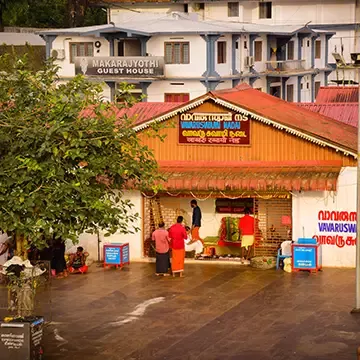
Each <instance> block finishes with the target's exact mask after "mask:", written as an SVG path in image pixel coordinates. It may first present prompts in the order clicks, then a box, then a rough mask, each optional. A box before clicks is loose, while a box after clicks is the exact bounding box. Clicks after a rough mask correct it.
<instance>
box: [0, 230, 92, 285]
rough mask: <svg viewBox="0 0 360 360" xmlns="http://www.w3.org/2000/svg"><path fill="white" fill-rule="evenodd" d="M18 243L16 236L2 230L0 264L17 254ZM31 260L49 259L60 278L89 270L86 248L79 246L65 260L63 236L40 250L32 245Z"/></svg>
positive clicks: (29, 253)
mask: <svg viewBox="0 0 360 360" xmlns="http://www.w3.org/2000/svg"><path fill="white" fill-rule="evenodd" d="M15 248H16V243H15V239H14V236H9V235H8V234H6V233H1V232H0V266H3V265H4V264H5V263H6V262H7V261H8V260H11V258H12V257H13V256H14V254H15ZM27 255H28V259H29V260H30V261H35V260H40V261H49V262H50V265H51V270H52V273H53V275H55V276H56V277H58V278H62V277H66V276H67V275H68V273H69V272H70V273H77V272H80V273H85V272H87V270H88V267H87V265H86V255H85V253H84V249H83V248H82V247H81V246H79V247H78V248H77V249H76V253H75V254H72V255H71V256H70V258H69V261H68V263H67V262H66V260H65V242H64V241H63V240H62V238H61V237H55V236H54V237H53V239H52V240H51V241H50V242H49V243H48V246H47V247H45V248H44V249H42V250H38V249H36V248H34V247H33V246H30V249H29V250H28V254H27Z"/></svg>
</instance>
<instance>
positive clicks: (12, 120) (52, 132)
mask: <svg viewBox="0 0 360 360" xmlns="http://www.w3.org/2000/svg"><path fill="white" fill-rule="evenodd" d="M0 64H1V67H2V69H3V71H1V72H0V104H1V112H0V229H2V230H3V231H8V232H12V233H16V236H17V240H18V241H17V250H18V254H19V252H20V250H21V249H20V245H19V244H20V243H21V242H22V240H24V239H25V241H26V240H29V241H30V242H31V243H32V244H34V245H35V246H36V247H38V248H41V247H43V246H46V244H45V241H46V239H47V238H49V237H51V236H52V235H53V234H56V236H62V237H63V238H64V239H71V240H73V241H74V242H76V240H77V238H78V236H79V234H81V233H83V232H85V231H86V232H90V233H96V232H97V231H98V230H102V231H106V232H107V233H108V234H113V233H115V232H117V231H119V232H121V233H128V232H131V231H136V230H137V229H136V228H135V226H134V222H135V221H136V220H137V218H138V216H139V215H138V214H133V212H132V211H131V209H132V208H133V204H131V202H129V201H128V200H124V199H123V198H122V197H121V195H122V192H123V190H124V188H125V187H126V186H129V185H130V186H132V187H135V188H140V189H141V188H146V189H149V188H153V189H156V186H154V184H155V183H156V182H157V181H158V179H159V175H158V169H157V163H156V160H155V159H154V156H153V154H152V151H151V150H150V149H149V148H148V147H147V146H144V145H142V144H141V142H140V140H139V138H138V136H137V134H136V132H135V131H134V130H133V125H134V123H133V120H132V119H130V118H127V117H126V116H124V117H123V118H122V119H121V120H119V119H117V120H116V116H115V113H116V110H117V109H118V108H119V107H123V106H127V107H128V106H132V105H133V103H134V101H135V100H134V98H132V96H131V95H130V94H129V92H128V88H127V87H126V86H125V85H124V88H123V96H124V95H125V98H126V101H124V102H123V103H122V105H117V106H116V108H115V105H113V104H109V103H105V102H101V101H100V100H101V93H102V87H101V85H95V84H93V83H90V82H88V81H87V80H86V79H85V78H84V77H81V76H77V77H75V78H74V79H73V80H71V81H69V82H67V83H66V84H57V83H56V79H57V77H56V76H57V75H56V73H57V68H56V67H55V66H54V65H53V64H52V63H51V62H49V63H47V64H46V65H45V66H44V68H43V69H42V70H41V71H31V70H28V68H27V62H26V58H16V59H15V61H14V59H13V58H12V56H10V55H4V56H0ZM89 109H90V110H89ZM153 130H155V131H153ZM153 130H152V131H151V132H149V135H151V136H158V134H157V131H156V129H153ZM19 255H21V254H19Z"/></svg>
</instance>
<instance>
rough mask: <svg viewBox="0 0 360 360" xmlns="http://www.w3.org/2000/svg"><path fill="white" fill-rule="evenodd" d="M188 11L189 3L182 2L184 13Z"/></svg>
mask: <svg viewBox="0 0 360 360" xmlns="http://www.w3.org/2000/svg"><path fill="white" fill-rule="evenodd" d="M188 12H189V5H188V4H184V13H188Z"/></svg>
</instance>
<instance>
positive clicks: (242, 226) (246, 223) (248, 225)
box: [239, 208, 255, 263]
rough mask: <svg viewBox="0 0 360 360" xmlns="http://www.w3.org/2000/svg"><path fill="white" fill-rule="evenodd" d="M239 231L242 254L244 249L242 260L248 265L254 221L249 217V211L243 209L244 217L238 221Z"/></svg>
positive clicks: (253, 238)
mask: <svg viewBox="0 0 360 360" xmlns="http://www.w3.org/2000/svg"><path fill="white" fill-rule="evenodd" d="M239 230H240V233H241V248H242V254H243V251H244V249H245V256H244V254H243V256H242V257H243V259H244V261H245V262H246V263H249V255H250V252H251V247H252V246H253V245H254V241H255V219H254V218H253V217H252V216H251V215H250V209H249V208H246V209H245V215H244V216H243V217H242V218H240V220H239Z"/></svg>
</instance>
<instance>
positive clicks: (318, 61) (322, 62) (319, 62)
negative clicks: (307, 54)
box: [314, 35, 332, 69]
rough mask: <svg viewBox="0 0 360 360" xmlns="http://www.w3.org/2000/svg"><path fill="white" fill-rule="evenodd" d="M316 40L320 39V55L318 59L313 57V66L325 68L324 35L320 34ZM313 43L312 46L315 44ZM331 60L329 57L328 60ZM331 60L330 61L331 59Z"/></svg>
mask: <svg viewBox="0 0 360 360" xmlns="http://www.w3.org/2000/svg"><path fill="white" fill-rule="evenodd" d="M316 41H321V44H320V47H321V54H320V55H321V56H320V59H316V58H315V68H317V69H324V68H325V42H326V39H325V35H320V36H319V37H318V38H317V39H316V40H315V43H316ZM315 43H314V46H315V48H316V45H315ZM314 56H315V49H314ZM330 60H331V58H329V61H330ZM331 62H332V61H331Z"/></svg>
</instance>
